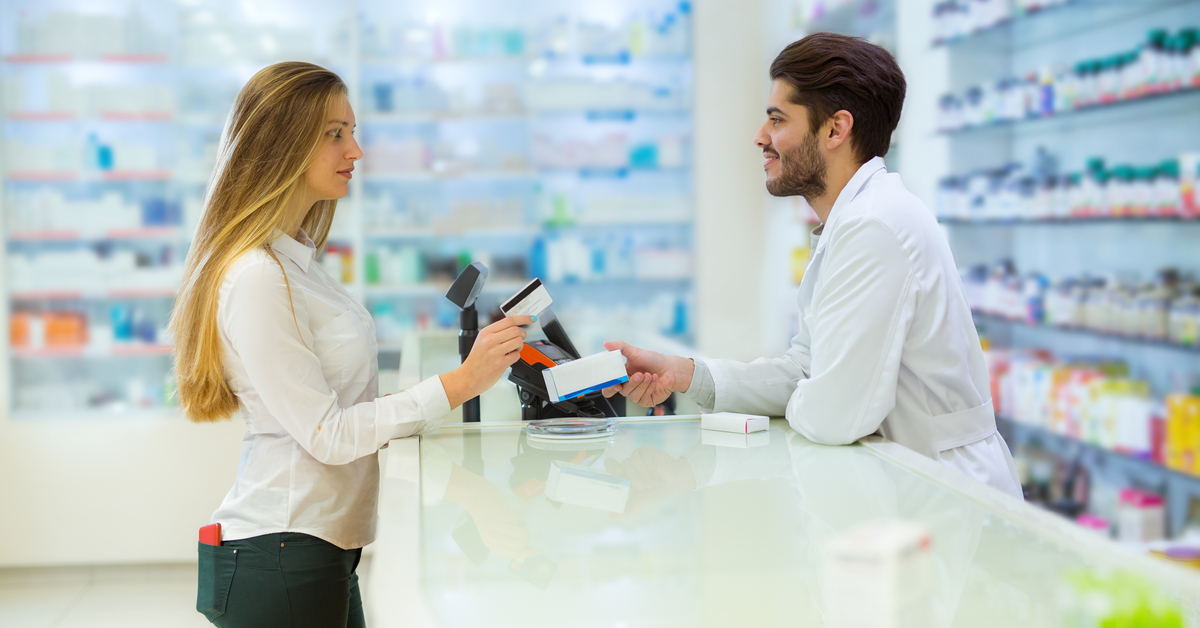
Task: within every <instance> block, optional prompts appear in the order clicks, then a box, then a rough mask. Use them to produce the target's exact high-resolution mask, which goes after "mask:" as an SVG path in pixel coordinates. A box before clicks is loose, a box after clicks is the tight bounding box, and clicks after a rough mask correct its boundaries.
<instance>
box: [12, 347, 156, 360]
mask: <svg viewBox="0 0 1200 628" xmlns="http://www.w3.org/2000/svg"><path fill="white" fill-rule="evenodd" d="M174 352H175V347H174V345H157V344H154V345H151V344H129V345H122V344H114V345H112V346H109V347H104V348H99V347H92V346H87V345H57V346H53V345H52V346H43V347H36V348H35V347H20V346H18V347H13V348H12V353H13V357H15V358H28V359H32V358H99V359H104V358H131V357H154V356H164V355H171V354H172V353H174Z"/></svg>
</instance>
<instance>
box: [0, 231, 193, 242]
mask: <svg viewBox="0 0 1200 628" xmlns="http://www.w3.org/2000/svg"><path fill="white" fill-rule="evenodd" d="M184 237H185V236H184V232H183V230H182V229H180V228H178V227H135V228H131V229H109V230H107V231H100V232H87V231H77V230H72V229H41V230H32V231H12V232H9V234H8V240H9V242H30V243H37V242H60V243H81V244H83V243H91V242H123V241H164V240H168V241H175V240H181V239H183V238H184Z"/></svg>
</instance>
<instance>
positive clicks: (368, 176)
mask: <svg viewBox="0 0 1200 628" xmlns="http://www.w3.org/2000/svg"><path fill="white" fill-rule="evenodd" d="M359 176H361V177H362V178H363V181H389V182H400V183H404V182H422V181H447V180H450V181H458V180H481V181H491V180H503V179H512V180H523V179H534V178H536V177H537V176H538V171H537V170H531V169H527V168H522V169H515V168H514V169H511V170H448V171H445V172H430V171H415V170H414V171H410V172H379V171H374V172H371V171H368V172H364V173H362V174H361V175H359Z"/></svg>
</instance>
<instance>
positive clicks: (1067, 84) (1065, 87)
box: [938, 3, 1200, 131]
mask: <svg viewBox="0 0 1200 628" xmlns="http://www.w3.org/2000/svg"><path fill="white" fill-rule="evenodd" d="M985 4H986V3H985ZM991 4H996V3H991ZM1197 39H1198V38H1197V29H1195V28H1186V29H1183V30H1179V31H1177V32H1175V33H1174V34H1172V33H1169V32H1168V31H1166V30H1162V29H1156V30H1153V31H1151V32H1150V34H1149V36H1148V38H1147V40H1146V41H1145V42H1143V43H1141V44H1140V45H1138V46H1137V47H1136V48H1135V49H1133V50H1130V51H1128V52H1123V53H1117V54H1113V55H1109V56H1106V57H1103V58H1100V59H1089V60H1086V61H1080V62H1078V63H1076V64H1074V65H1073V66H1070V67H1062V68H1042V69H1041V70H1039V71H1033V72H1030V73H1028V74H1026V75H1024V76H1018V77H1009V78H1002V79H1000V80H997V81H995V82H993V83H985V84H983V85H980V86H977V87H972V88H970V89H968V90H967V91H966V92H965V93H964V94H963V95H961V96H958V95H953V94H947V95H945V96H943V97H942V98H941V100H940V101H939V104H938V130H940V131H957V130H960V129H968V128H973V127H982V126H988V125H993V124H1000V123H1005V122H1015V121H1018V120H1027V119H1033V118H1044V117H1049V116H1054V115H1058V114H1062V113H1066V112H1069V111H1074V110H1077V109H1086V108H1089V107H1096V106H1104V105H1109V104H1113V103H1116V102H1120V101H1126V100H1137V99H1139V98H1145V97H1148V96H1155V95H1159V94H1166V93H1171V92H1177V91H1182V90H1188V89H1195V88H1198V87H1200V45H1197V44H1198V42H1197Z"/></svg>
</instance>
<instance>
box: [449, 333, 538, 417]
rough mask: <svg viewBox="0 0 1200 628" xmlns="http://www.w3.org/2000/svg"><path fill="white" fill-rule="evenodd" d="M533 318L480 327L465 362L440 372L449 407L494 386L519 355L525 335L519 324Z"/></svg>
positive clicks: (458, 404) (456, 405)
mask: <svg viewBox="0 0 1200 628" xmlns="http://www.w3.org/2000/svg"><path fill="white" fill-rule="evenodd" d="M535 321H537V317H536V316H511V317H508V318H502V319H500V320H498V321H496V322H494V323H492V324H491V325H488V326H487V327H484V328H483V329H481V330H479V335H478V336H476V337H475V344H474V346H472V347H471V355H468V356H467V360H466V362H463V363H462V366H460V367H458V368H456V369H454V370H453V371H450V372H449V373H446V374H444V375H442V388H445V389H446V399H448V400H449V401H450V407H451V408H457V407H458V406H461V405H462V404H463V402H464V401H466V400H468V399H471V398H473V397H478V396H479V395H480V394H481V393H482V392H483V391H485V390H487V389H489V388H491V387H492V386H493V385H495V383H496V381H497V380H499V379H500V376H501V375H503V374H504V370H505V369H507V368H508V367H510V366H512V365H513V364H515V363H516V362H517V360H518V359H520V357H521V347H522V346H524V344H525V335H526V333H525V330H524V329H521V325H528V324H530V323H533V322H535Z"/></svg>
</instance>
